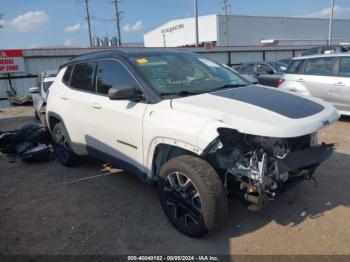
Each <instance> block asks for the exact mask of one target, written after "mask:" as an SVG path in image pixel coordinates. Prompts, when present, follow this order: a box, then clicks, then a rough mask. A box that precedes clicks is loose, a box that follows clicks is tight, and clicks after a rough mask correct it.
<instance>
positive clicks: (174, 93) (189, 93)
mask: <svg viewBox="0 0 350 262" xmlns="http://www.w3.org/2000/svg"><path fill="white" fill-rule="evenodd" d="M202 93H203V91H200V92H199V91H188V90H183V91H180V92H160V93H159V94H160V95H161V96H188V95H198V94H202Z"/></svg>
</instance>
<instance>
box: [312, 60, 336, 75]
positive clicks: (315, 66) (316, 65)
mask: <svg viewBox="0 0 350 262" xmlns="http://www.w3.org/2000/svg"><path fill="white" fill-rule="evenodd" d="M335 61H336V58H335V57H320V58H310V59H308V60H307V61H306V64H305V74H308V75H322V76H331V75H333V66H334V63H335Z"/></svg>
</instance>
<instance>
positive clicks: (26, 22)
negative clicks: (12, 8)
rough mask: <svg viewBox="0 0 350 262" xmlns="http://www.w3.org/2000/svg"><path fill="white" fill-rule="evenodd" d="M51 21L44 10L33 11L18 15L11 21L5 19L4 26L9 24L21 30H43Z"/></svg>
mask: <svg viewBox="0 0 350 262" xmlns="http://www.w3.org/2000/svg"><path fill="white" fill-rule="evenodd" d="M48 22H49V16H48V15H47V14H46V13H45V12H44V11H32V12H27V13H25V14H21V15H18V16H17V17H15V18H13V19H12V20H11V21H4V22H3V24H4V26H9V27H12V28H14V29H15V30H17V31H20V32H30V31H35V30H42V29H44V28H45V26H46V25H47V24H48Z"/></svg>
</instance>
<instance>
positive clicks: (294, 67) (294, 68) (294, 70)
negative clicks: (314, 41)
mask: <svg viewBox="0 0 350 262" xmlns="http://www.w3.org/2000/svg"><path fill="white" fill-rule="evenodd" d="M303 62H304V60H293V61H292V62H291V64H290V65H289V67H288V69H287V73H288V74H298V73H299V72H300V71H301V67H302V65H303Z"/></svg>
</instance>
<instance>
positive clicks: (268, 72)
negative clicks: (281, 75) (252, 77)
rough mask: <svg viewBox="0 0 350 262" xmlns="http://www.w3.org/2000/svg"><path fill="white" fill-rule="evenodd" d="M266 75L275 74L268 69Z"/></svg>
mask: <svg viewBox="0 0 350 262" xmlns="http://www.w3.org/2000/svg"><path fill="white" fill-rule="evenodd" d="M266 73H267V74H269V75H273V74H274V73H275V72H273V70H272V69H268V70H267V71H266Z"/></svg>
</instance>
